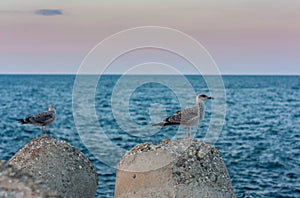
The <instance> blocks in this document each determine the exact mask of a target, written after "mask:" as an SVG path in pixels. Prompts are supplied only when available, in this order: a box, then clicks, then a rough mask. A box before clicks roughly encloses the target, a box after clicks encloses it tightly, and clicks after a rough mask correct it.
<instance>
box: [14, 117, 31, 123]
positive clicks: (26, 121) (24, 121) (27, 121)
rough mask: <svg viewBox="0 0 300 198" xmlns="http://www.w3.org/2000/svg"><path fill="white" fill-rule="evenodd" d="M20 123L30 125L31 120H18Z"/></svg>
mask: <svg viewBox="0 0 300 198" xmlns="http://www.w3.org/2000/svg"><path fill="white" fill-rule="evenodd" d="M16 120H17V121H18V122H19V123H21V124H28V123H29V118H25V119H16Z"/></svg>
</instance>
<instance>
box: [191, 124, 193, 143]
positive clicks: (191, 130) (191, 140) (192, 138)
mask: <svg viewBox="0 0 300 198" xmlns="http://www.w3.org/2000/svg"><path fill="white" fill-rule="evenodd" d="M192 139H193V138H192V127H190V141H191V142H192Z"/></svg>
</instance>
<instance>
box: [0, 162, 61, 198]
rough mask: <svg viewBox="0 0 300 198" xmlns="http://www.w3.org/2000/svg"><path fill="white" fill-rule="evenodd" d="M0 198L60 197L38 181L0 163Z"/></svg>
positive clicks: (4, 163)
mask: <svg viewBox="0 0 300 198" xmlns="http://www.w3.org/2000/svg"><path fill="white" fill-rule="evenodd" d="M0 197H1V198H18V197H20V198H21V197H22V198H42V197H57V198H58V197H61V196H59V195H58V194H57V193H55V192H51V191H50V189H49V188H48V187H47V186H46V185H45V184H44V183H43V182H42V181H39V180H36V179H34V178H33V177H32V176H31V175H28V174H26V173H23V172H22V171H21V170H18V169H16V168H15V167H13V166H10V165H8V164H7V163H6V162H5V161H0Z"/></svg>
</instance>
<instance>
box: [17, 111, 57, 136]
mask: <svg viewBox="0 0 300 198" xmlns="http://www.w3.org/2000/svg"><path fill="white" fill-rule="evenodd" d="M54 120H55V109H54V107H53V105H50V106H49V109H48V111H46V112H41V113H38V114H36V115H33V116H29V117H27V118H24V119H18V121H19V122H20V123H21V124H33V125H35V126H41V127H42V133H44V132H46V126H48V125H50V124H51V123H52V122H53V121H54Z"/></svg>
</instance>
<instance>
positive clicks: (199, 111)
mask: <svg viewBox="0 0 300 198" xmlns="http://www.w3.org/2000/svg"><path fill="white" fill-rule="evenodd" d="M206 99H213V97H210V96H207V95H205V94H199V95H198V96H197V97H196V105H195V106H193V107H189V108H186V109H182V110H181V111H177V112H176V113H174V114H173V115H171V116H170V117H167V118H165V119H164V120H163V121H162V122H160V123H157V124H153V126H161V127H164V126H174V125H181V126H185V127H186V135H187V137H188V136H189V139H192V127H193V126H197V125H198V124H199V122H200V121H201V120H202V119H203V118H204V108H205V106H204V101H205V100H206ZM188 130H189V134H188Z"/></svg>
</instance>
